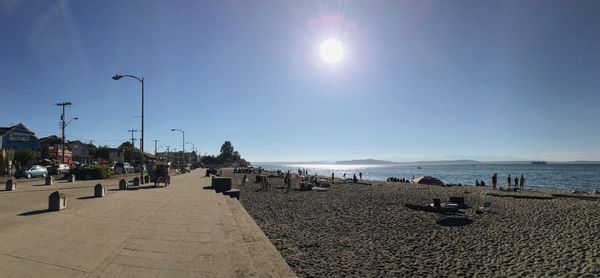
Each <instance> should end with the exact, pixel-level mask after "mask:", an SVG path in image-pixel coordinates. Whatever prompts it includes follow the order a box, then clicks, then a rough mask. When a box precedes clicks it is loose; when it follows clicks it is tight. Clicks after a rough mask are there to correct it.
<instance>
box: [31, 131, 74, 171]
mask: <svg viewBox="0 0 600 278" xmlns="http://www.w3.org/2000/svg"><path fill="white" fill-rule="evenodd" d="M38 145H39V151H40V158H42V159H48V160H53V161H57V162H59V161H61V160H62V139H61V138H60V137H58V136H56V135H50V136H48V137H43V138H40V140H38ZM72 156H73V155H72V153H71V151H70V150H69V149H68V148H67V147H66V146H65V163H68V164H70V163H71V161H72Z"/></svg>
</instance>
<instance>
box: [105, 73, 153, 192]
mask: <svg viewBox="0 0 600 278" xmlns="http://www.w3.org/2000/svg"><path fill="white" fill-rule="evenodd" d="M123 77H130V78H133V79H136V80H137V81H140V83H141V84H142V138H141V139H140V153H141V154H142V167H141V168H142V171H140V183H144V166H145V165H146V157H145V156H144V78H143V77H142V78H139V77H137V76H135V75H129V74H125V75H120V74H115V76H113V77H112V79H113V80H119V79H121V78H123Z"/></svg>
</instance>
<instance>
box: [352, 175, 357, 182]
mask: <svg viewBox="0 0 600 278" xmlns="http://www.w3.org/2000/svg"><path fill="white" fill-rule="evenodd" d="M352 182H353V183H357V182H358V179H357V178H356V173H354V175H352Z"/></svg>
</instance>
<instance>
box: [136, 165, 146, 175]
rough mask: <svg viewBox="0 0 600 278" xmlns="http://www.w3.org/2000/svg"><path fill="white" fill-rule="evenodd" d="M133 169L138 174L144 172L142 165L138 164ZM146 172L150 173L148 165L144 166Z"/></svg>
mask: <svg viewBox="0 0 600 278" xmlns="http://www.w3.org/2000/svg"><path fill="white" fill-rule="evenodd" d="M133 168H134V171H135V172H136V173H139V172H141V171H142V165H141V164H136V165H135V167H133ZM144 172H148V171H147V170H146V165H144Z"/></svg>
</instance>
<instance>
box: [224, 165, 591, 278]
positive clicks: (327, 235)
mask: <svg viewBox="0 0 600 278" xmlns="http://www.w3.org/2000/svg"><path fill="white" fill-rule="evenodd" d="M266 174H267V175H268V174H269V173H266ZM223 175H224V176H233V177H234V186H235V187H238V188H240V189H241V191H242V192H241V193H242V199H241V202H242V204H243V206H244V207H245V208H246V210H247V211H248V212H249V213H250V215H251V216H252V217H253V218H254V219H255V221H256V222H257V223H258V225H259V226H260V227H261V228H262V230H263V231H264V232H265V233H266V235H267V236H268V237H269V239H270V240H271V241H272V242H273V243H274V245H275V246H276V247H277V249H278V250H279V251H280V252H281V254H282V255H283V257H284V258H285V260H286V261H287V263H288V264H289V265H290V266H291V267H292V269H293V270H294V271H295V272H296V273H297V274H298V275H299V276H302V277H315V276H316V277H346V276H352V277H356V276H360V277H374V276H376V277H384V276H385V277H390V276H396V277H398V276H403V277H406V276H417V277H422V276H502V277H504V276H583V275H588V276H596V277H597V276H598V275H600V244H599V243H598V242H599V239H600V201H597V200H581V199H574V198H554V199H532V198H513V197H507V196H508V195H511V194H512V195H518V196H550V195H551V194H554V193H567V194H570V193H568V192H565V191H557V190H539V189H536V190H524V191H522V192H519V193H506V192H501V191H498V190H492V189H491V188H490V187H474V186H463V187H436V186H426V185H417V184H406V183H390V182H379V181H372V182H371V183H372V185H362V184H352V183H341V182H337V183H335V184H334V185H333V186H332V187H331V188H330V190H328V191H323V192H318V191H295V190H294V191H291V192H289V193H283V190H281V189H277V187H281V186H282V185H283V178H270V181H271V183H272V186H271V189H270V190H269V191H258V189H259V188H260V185H259V184H256V183H253V182H254V180H255V175H254V174H248V180H249V182H247V183H246V185H245V186H240V185H241V179H242V177H243V175H244V174H233V173H232V172H231V171H228V170H224V171H223ZM298 183H299V180H298V179H297V178H294V179H293V183H292V184H298ZM488 193H496V194H500V196H490V195H487V194H488ZM451 196H461V197H464V199H465V203H466V204H467V205H468V206H470V207H471V208H470V209H465V210H463V211H462V213H459V214H451V215H445V214H439V213H433V212H426V211H420V210H413V209H410V208H407V207H406V206H405V204H406V203H409V204H417V205H426V204H429V203H431V202H432V199H433V198H440V199H441V200H442V202H446V201H447V200H448V198H449V197H451ZM587 196H598V195H594V194H589V195H587ZM484 202H491V203H492V205H491V210H490V211H489V212H484V213H477V208H479V207H481V206H483V204H484Z"/></svg>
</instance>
